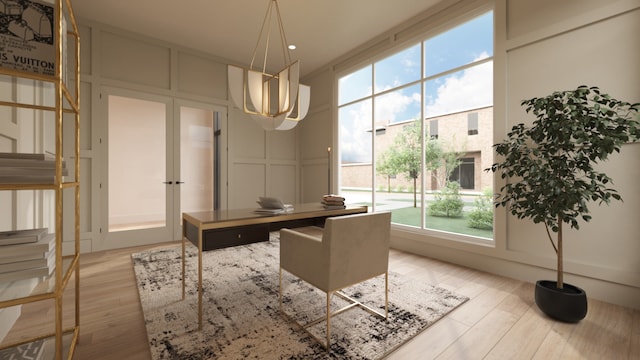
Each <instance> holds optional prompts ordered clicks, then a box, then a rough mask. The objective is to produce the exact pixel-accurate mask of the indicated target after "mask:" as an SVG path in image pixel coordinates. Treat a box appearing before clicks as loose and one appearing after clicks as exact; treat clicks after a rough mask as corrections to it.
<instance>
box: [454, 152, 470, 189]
mask: <svg viewBox="0 0 640 360" xmlns="http://www.w3.org/2000/svg"><path fill="white" fill-rule="evenodd" d="M449 180H450V181H457V182H458V184H460V188H462V189H467V190H473V189H474V188H475V163H474V159H473V158H462V159H460V163H459V165H458V166H457V167H456V168H455V169H454V170H453V171H452V172H451V175H449Z"/></svg>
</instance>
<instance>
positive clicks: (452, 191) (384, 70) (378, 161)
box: [338, 12, 493, 239]
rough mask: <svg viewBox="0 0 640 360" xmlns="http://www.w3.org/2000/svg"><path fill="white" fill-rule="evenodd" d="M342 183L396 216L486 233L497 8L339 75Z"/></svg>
mask: <svg viewBox="0 0 640 360" xmlns="http://www.w3.org/2000/svg"><path fill="white" fill-rule="evenodd" d="M338 117H339V118H338V122H339V144H340V161H341V163H340V191H341V193H342V194H343V195H345V197H346V200H347V202H349V203H354V204H355V203H358V204H365V205H369V206H372V207H373V210H375V211H378V210H391V211H392V213H393V216H392V219H393V220H392V221H393V222H394V223H395V224H398V225H402V226H407V227H412V228H416V229H423V230H429V231H443V232H447V233H449V234H457V235H455V236H463V237H474V238H483V239H492V238H493V232H492V229H487V228H483V229H479V228H477V227H474V225H473V222H471V221H469V218H470V214H472V213H473V212H477V211H489V212H491V211H492V209H491V208H489V209H486V208H484V209H481V208H480V207H479V206H478V205H477V204H479V203H481V201H476V200H479V198H480V197H482V196H490V195H487V194H488V191H490V190H491V189H493V177H492V176H491V174H489V173H487V172H484V171H482V169H484V168H487V167H489V166H490V165H491V164H490V163H489V162H491V161H492V159H493V157H492V156H491V154H492V146H491V145H492V143H493V139H492V137H491V136H492V134H493V130H492V127H493V13H492V12H487V13H485V14H483V15H481V16H478V17H475V18H473V19H468V20H467V21H466V22H463V23H460V24H457V25H455V26H452V27H451V28H449V29H448V30H446V31H443V32H442V33H439V34H437V35H435V36H432V37H428V38H425V39H424V40H423V41H421V42H419V43H417V44H412V45H410V46H408V47H407V48H405V49H403V50H401V51H399V52H397V53H395V54H392V55H391V56H387V57H384V58H382V57H381V58H380V59H379V60H377V61H374V62H372V63H370V64H367V65H365V66H363V67H361V68H359V69H357V70H356V71H353V72H351V73H349V74H346V75H344V76H342V77H340V79H338Z"/></svg>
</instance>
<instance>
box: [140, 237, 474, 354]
mask: <svg viewBox="0 0 640 360" xmlns="http://www.w3.org/2000/svg"><path fill="white" fill-rule="evenodd" d="M180 251H181V249H180V247H179V246H178V247H175V248H166V249H160V250H153V251H146V252H141V253H135V254H132V255H131V256H132V259H133V264H134V269H135V274H136V280H137V285H138V291H139V294H140V301H141V303H142V309H143V312H144V319H145V323H146V329H147V336H148V339H149V345H150V348H151V355H152V358H153V359H379V358H383V357H385V356H386V355H388V354H389V353H391V352H392V351H393V350H395V349H397V348H398V347H399V346H400V345H402V344H403V343H405V342H406V341H408V340H409V339H411V338H412V337H413V336H415V335H417V334H418V333H420V332H421V331H423V330H424V329H426V328H427V327H429V326H430V325H432V324H433V323H434V322H436V321H438V320H439V319H441V318H442V317H443V316H445V315H446V314H447V313H448V312H450V311H451V310H453V309H455V308H456V307H457V306H459V305H460V304H462V303H464V302H465V301H467V300H468V298H467V297H464V296H460V295H457V294H454V293H452V292H450V291H448V290H446V289H442V288H439V287H434V286H431V285H429V284H424V283H420V282H416V281H410V280H408V279H406V277H402V276H399V275H397V274H395V273H393V272H390V273H389V318H388V320H384V319H382V318H379V317H377V316H373V315H371V314H370V313H368V312H366V311H364V310H361V309H360V308H359V307H355V308H353V309H350V310H348V311H346V312H344V313H342V314H340V315H337V316H335V317H333V318H332V320H331V348H330V351H328V352H327V351H326V350H325V349H324V348H323V347H322V346H321V345H320V344H318V343H317V342H316V341H315V340H314V339H313V337H311V336H310V335H309V334H307V333H306V332H305V331H304V330H302V329H300V328H299V327H298V326H296V325H295V324H294V323H293V322H291V321H290V320H287V318H286V317H285V316H283V315H282V314H281V313H280V312H279V310H278V269H279V266H278V263H279V239H278V233H277V232H276V233H272V234H271V236H270V240H269V241H266V242H261V243H256V244H251V245H244V246H238V247H233V248H227V249H220V250H214V251H207V252H205V253H204V254H203V256H202V261H203V272H202V274H203V287H204V292H203V294H204V295H203V329H202V331H199V330H198V297H197V256H196V255H197V250H196V248H195V247H194V246H191V245H190V244H189V245H187V256H186V258H187V275H186V279H187V282H186V284H187V294H186V298H185V300H182V281H181V255H180ZM283 288H284V294H285V296H284V301H283V303H284V307H283V310H284V312H285V313H286V314H287V315H288V316H290V317H292V318H295V319H296V320H298V321H301V322H303V323H304V322H307V321H309V320H313V319H316V318H319V317H322V316H323V315H324V309H325V304H326V295H325V294H324V293H323V292H321V291H319V290H317V289H315V288H313V287H311V286H310V285H308V284H306V283H305V282H303V281H301V280H298V279H297V278H295V277H294V276H293V275H291V274H288V273H287V272H284V276H283ZM345 292H346V293H347V294H348V295H350V296H352V297H354V298H357V299H359V300H360V301H362V302H364V303H366V304H367V305H369V306H372V307H375V308H379V309H381V310H383V309H384V276H380V277H378V278H374V279H372V280H369V281H367V282H365V283H362V284H359V285H356V286H353V287H351V288H348V289H347V290H346V291H345ZM344 304H345V302H344V300H342V299H341V298H339V297H337V296H333V299H332V304H331V307H332V309H333V310H337V309H338V308H339V307H341V306H343V305H344ZM324 329H325V327H324V323H320V324H318V325H315V326H313V327H312V328H311V329H310V331H311V332H312V333H313V334H314V335H316V336H317V337H319V338H320V339H323V338H325V337H326V335H325V333H324V331H325V330H324Z"/></svg>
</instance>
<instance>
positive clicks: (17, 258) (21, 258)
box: [0, 248, 53, 265]
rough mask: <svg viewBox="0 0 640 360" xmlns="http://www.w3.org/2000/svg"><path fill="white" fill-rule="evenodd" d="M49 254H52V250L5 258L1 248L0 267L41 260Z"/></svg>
mask: <svg viewBox="0 0 640 360" xmlns="http://www.w3.org/2000/svg"><path fill="white" fill-rule="evenodd" d="M51 252H53V250H51V251H46V252H37V253H33V254H23V255H10V256H5V255H4V253H3V252H2V248H0V265H1V264H9V263H14V262H18V261H28V260H42V259H45V258H46V257H47V256H49V254H50V253H51Z"/></svg>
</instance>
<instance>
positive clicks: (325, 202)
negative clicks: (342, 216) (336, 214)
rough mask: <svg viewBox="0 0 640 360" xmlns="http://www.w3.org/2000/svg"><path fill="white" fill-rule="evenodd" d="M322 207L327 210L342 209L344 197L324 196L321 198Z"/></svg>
mask: <svg viewBox="0 0 640 360" xmlns="http://www.w3.org/2000/svg"><path fill="white" fill-rule="evenodd" d="M322 206H323V207H324V208H325V209H327V210H337V209H344V208H346V206H345V205H344V197H342V196H340V195H331V194H330V195H324V196H323V197H322Z"/></svg>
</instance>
